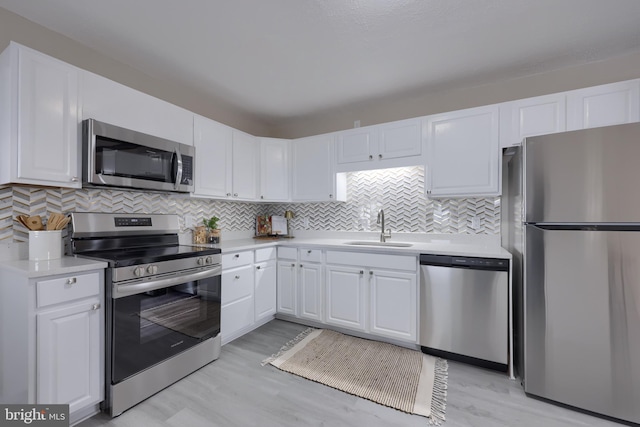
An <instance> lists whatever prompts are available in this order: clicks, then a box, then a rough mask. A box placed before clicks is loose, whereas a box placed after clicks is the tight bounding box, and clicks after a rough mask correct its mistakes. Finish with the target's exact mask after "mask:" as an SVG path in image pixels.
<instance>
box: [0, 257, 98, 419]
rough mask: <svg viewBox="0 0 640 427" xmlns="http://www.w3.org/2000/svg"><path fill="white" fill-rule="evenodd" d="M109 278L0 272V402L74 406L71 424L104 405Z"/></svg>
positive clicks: (95, 273) (95, 272) (86, 273)
mask: <svg viewBox="0 0 640 427" xmlns="http://www.w3.org/2000/svg"><path fill="white" fill-rule="evenodd" d="M103 289H104V270H102V269H100V270H91V271H83V272H78V273H71V274H65V275H54V276H46V277H38V278H29V277H28V276H27V275H26V274H23V272H22V271H18V270H11V269H3V268H0V317H2V322H0V354H1V355H2V367H1V371H0V373H1V375H0V402H2V403H20V404H68V405H69V418H70V423H71V424H74V423H76V422H79V421H80V420H82V419H84V418H87V417H89V416H91V415H94V414H96V413H97V412H98V411H99V406H98V405H99V404H100V402H101V401H102V400H104V354H105V347H104V315H105V313H104V291H103Z"/></svg>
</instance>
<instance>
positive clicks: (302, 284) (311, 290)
mask: <svg viewBox="0 0 640 427" xmlns="http://www.w3.org/2000/svg"><path fill="white" fill-rule="evenodd" d="M298 289H299V290H300V310H299V316H300V317H304V318H306V319H312V320H317V321H320V322H321V321H322V265H321V264H313V263H303V264H300V281H299V286H298Z"/></svg>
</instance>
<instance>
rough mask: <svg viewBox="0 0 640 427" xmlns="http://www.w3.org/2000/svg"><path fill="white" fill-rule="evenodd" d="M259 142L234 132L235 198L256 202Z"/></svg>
mask: <svg viewBox="0 0 640 427" xmlns="http://www.w3.org/2000/svg"><path fill="white" fill-rule="evenodd" d="M259 150H260V146H259V140H258V138H256V137H255V136H252V135H249V134H248V133H244V132H240V131H239V130H235V129H234V130H233V198H234V199H242V200H256V199H257V198H258V180H259V179H260V159H259V158H258V155H259V153H260V151H259Z"/></svg>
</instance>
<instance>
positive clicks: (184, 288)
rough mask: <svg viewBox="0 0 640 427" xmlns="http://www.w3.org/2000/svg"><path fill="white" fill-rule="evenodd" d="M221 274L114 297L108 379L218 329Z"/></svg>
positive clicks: (128, 373)
mask: <svg viewBox="0 0 640 427" xmlns="http://www.w3.org/2000/svg"><path fill="white" fill-rule="evenodd" d="M220 289H221V286H220V276H214V277H210V278H207V279H201V280H198V281H193V282H186V283H183V284H180V285H177V286H172V287H170V288H164V289H158V290H154V291H149V292H145V293H141V294H136V295H132V296H128V297H125V298H118V299H115V300H113V348H112V351H113V370H112V376H113V378H112V380H113V382H114V383H117V382H120V381H122V380H124V379H126V378H127V377H129V376H131V375H133V374H135V373H137V372H140V371H142V370H144V369H146V368H149V367H151V366H153V365H155V364H156V363H159V362H161V361H163V360H165V359H167V358H169V357H171V356H173V355H175V354H178V353H180V352H182V351H184V350H187V349H188V348H190V347H192V346H194V345H196V344H198V343H200V342H202V341H203V340H205V339H208V338H211V337H214V336H216V335H217V334H219V333H220Z"/></svg>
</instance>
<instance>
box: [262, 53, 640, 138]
mask: <svg viewBox="0 0 640 427" xmlns="http://www.w3.org/2000/svg"><path fill="white" fill-rule="evenodd" d="M637 78H640V52H636V53H634V54H631V55H626V56H619V57H614V58H611V59H608V60H605V61H598V62H591V63H587V64H584V65H581V66H575V67H570V68H564V69H560V70H556V71H552V72H547V73H541V74H535V75H531V76H527V77H522V78H518V79H513V80H503V81H499V82H496V83H492V84H486V85H482V86H473V87H466V88H460V89H457V90H446V91H440V92H422V93H420V92H418V91H416V92H415V93H413V94H411V95H406V96H404V97H402V98H398V99H395V100H388V99H387V100H379V101H377V102H376V101H368V102H366V103H363V104H360V105H353V106H350V107H343V108H340V109H336V110H334V111H329V112H326V113H324V114H316V115H314V116H312V117H308V118H292V119H290V120H288V121H285V122H283V123H281V124H280V125H279V126H277V127H274V128H272V133H274V134H276V135H278V136H279V137H281V138H299V137H302V136H309V135H317V134H321V133H326V132H333V131H336V130H344V129H349V128H352V127H353V122H354V121H355V120H360V121H361V126H368V125H373V124H377V123H384V122H390V121H394V120H400V119H408V118H411V117H420V116H426V115H429V114H435V113H443V112H447V111H455V110H460V109H463V108H471V107H478V106H481V105H488V104H494V103H498V102H504V101H512V100H515V99H522V98H529V97H532V96H538V95H546V94H550V93H556V92H563V91H566V90H572V89H579V88H583V87H588V86H597V85H600V84H605V83H613V82H617V81H622V80H631V79H637Z"/></svg>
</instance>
